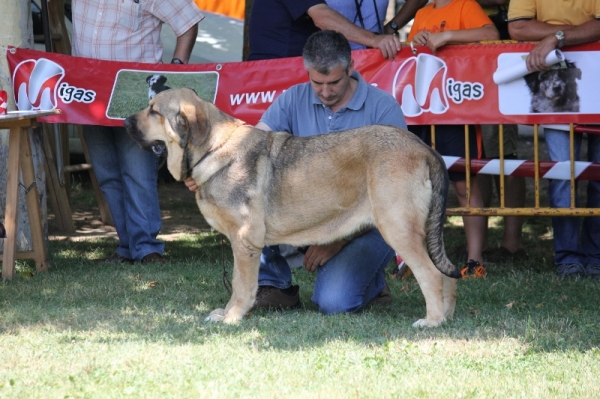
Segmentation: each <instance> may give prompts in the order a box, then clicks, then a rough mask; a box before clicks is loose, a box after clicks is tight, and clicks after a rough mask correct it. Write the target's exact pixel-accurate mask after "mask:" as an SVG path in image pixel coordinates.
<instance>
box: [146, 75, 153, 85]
mask: <svg viewBox="0 0 600 399" xmlns="http://www.w3.org/2000/svg"><path fill="white" fill-rule="evenodd" d="M150 79H152V75H148V77H147V78H146V83H150Z"/></svg>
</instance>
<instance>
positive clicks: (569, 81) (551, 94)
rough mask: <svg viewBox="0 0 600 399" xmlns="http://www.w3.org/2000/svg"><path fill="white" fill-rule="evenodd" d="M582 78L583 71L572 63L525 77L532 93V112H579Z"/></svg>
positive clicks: (567, 62) (568, 62)
mask: <svg viewBox="0 0 600 399" xmlns="http://www.w3.org/2000/svg"><path fill="white" fill-rule="evenodd" d="M561 64H562V65H561ZM581 77H582V73H581V69H579V68H577V66H576V65H575V63H574V62H571V61H566V62H564V63H559V64H557V65H556V66H555V67H553V68H551V69H549V70H547V71H539V72H533V73H530V74H528V75H525V77H524V78H523V79H525V83H526V84H527V87H528V88H529V91H530V93H531V108H530V110H531V112H533V113H555V112H579V94H578V93H577V80H581Z"/></svg>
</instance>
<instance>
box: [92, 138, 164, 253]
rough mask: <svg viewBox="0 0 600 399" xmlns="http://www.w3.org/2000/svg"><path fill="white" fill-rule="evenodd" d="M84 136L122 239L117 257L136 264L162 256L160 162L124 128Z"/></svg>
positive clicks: (120, 239) (97, 176) (95, 171)
mask: <svg viewBox="0 0 600 399" xmlns="http://www.w3.org/2000/svg"><path fill="white" fill-rule="evenodd" d="M83 134H84V138H85V142H86V144H87V146H88V148H89V152H90V157H91V158H92V166H93V168H94V173H95V174H96V178H97V179H98V184H99V185H100V190H102V193H103V194H104V197H105V198H106V202H107V203H108V207H109V209H110V213H111V215H112V218H113V221H114V222H115V227H116V229H117V234H118V236H119V244H118V246H117V251H116V253H117V254H118V255H120V256H123V257H125V258H128V259H135V260H141V259H142V258H143V257H144V256H146V255H148V254H151V253H158V254H160V255H162V254H163V252H164V243H163V242H161V241H159V240H157V239H156V236H157V235H158V232H159V230H160V227H161V225H162V218H161V214H160V207H159V203H158V191H157V173H158V158H157V157H156V156H155V155H154V154H152V153H150V152H148V151H144V150H142V148H141V147H140V146H139V145H138V144H137V143H136V142H135V141H133V139H132V138H131V137H130V136H129V134H127V131H126V130H125V128H123V127H110V126H84V127H83Z"/></svg>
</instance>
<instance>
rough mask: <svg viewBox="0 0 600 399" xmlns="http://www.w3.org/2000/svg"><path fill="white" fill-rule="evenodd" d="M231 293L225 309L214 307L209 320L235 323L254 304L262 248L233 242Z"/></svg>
mask: <svg viewBox="0 0 600 399" xmlns="http://www.w3.org/2000/svg"><path fill="white" fill-rule="evenodd" d="M231 246H232V249H233V279H232V283H231V286H232V294H231V298H230V299H229V302H228V303H227V306H226V307H225V309H215V310H213V311H212V312H211V313H210V315H209V316H208V317H207V320H210V321H223V322H225V323H235V322H237V321H238V320H240V319H242V318H243V317H244V315H245V314H246V313H248V311H249V310H250V309H251V308H252V306H253V305H254V301H255V299H256V290H257V289H258V269H259V267H260V254H261V250H262V248H256V247H254V246H252V245H250V244H243V243H242V242H239V241H238V242H233V241H232V245H231Z"/></svg>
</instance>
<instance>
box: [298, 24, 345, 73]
mask: <svg viewBox="0 0 600 399" xmlns="http://www.w3.org/2000/svg"><path fill="white" fill-rule="evenodd" d="M302 60H303V61H304V67H305V68H307V69H308V68H311V69H314V70H316V71H317V72H319V73H321V74H323V75H327V74H329V72H331V70H332V69H334V68H336V67H338V66H340V65H341V66H342V68H343V69H344V70H345V71H348V68H349V66H350V61H351V60H352V55H351V50H350V43H348V40H347V39H346V38H345V37H344V35H342V34H341V33H338V32H335V31H332V30H322V31H319V32H315V33H313V34H312V35H310V37H309V38H308V40H307V41H306V45H304V49H303V51H302Z"/></svg>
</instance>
